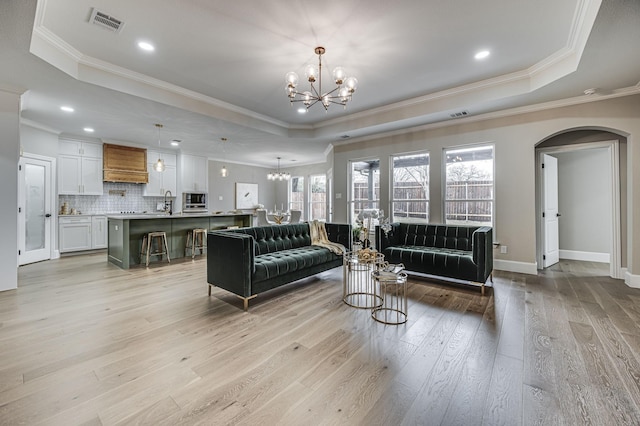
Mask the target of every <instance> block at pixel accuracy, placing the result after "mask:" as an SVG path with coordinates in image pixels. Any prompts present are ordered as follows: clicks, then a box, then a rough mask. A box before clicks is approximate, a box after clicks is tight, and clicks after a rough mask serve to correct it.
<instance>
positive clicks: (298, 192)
mask: <svg viewBox="0 0 640 426" xmlns="http://www.w3.org/2000/svg"><path fill="white" fill-rule="evenodd" d="M289 210H300V211H302V215H303V217H304V177H303V176H294V177H292V178H291V183H290V185H289Z"/></svg>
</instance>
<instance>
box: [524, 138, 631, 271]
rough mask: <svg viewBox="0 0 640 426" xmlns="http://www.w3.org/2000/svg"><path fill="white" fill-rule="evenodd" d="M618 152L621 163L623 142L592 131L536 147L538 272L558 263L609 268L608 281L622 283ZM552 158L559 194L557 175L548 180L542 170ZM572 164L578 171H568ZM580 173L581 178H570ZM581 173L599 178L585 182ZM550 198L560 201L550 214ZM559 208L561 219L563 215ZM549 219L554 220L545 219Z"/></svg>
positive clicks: (545, 171)
mask: <svg viewBox="0 0 640 426" xmlns="http://www.w3.org/2000/svg"><path fill="white" fill-rule="evenodd" d="M621 150H622V151H623V153H624V155H623V157H626V139H625V138H624V137H621V136H619V135H617V134H614V133H611V132H603V131H596V130H573V131H568V132H564V133H561V134H559V135H555V136H553V137H551V138H549V139H547V140H545V141H543V142H541V143H540V144H538V146H537V147H536V234H537V244H536V256H537V262H538V265H539V266H538V267H539V268H540V269H543V268H546V267H549V266H551V265H552V264H554V263H555V262H557V261H558V260H559V259H574V260H589V261H595V262H605V263H609V275H610V276H611V277H612V278H622V277H623V275H624V273H623V265H622V259H623V247H624V245H623V244H624V242H623V241H622V238H623V235H624V232H622V230H621V228H622V224H623V223H626V222H625V221H624V220H623V219H624V210H623V209H622V208H621V200H622V199H623V198H624V197H622V195H621V194H622V193H626V187H625V188H624V189H623V190H621V181H624V180H623V178H622V176H621V175H622V174H624V173H625V172H624V170H623V173H621V169H620V167H621V165H620V162H621V160H620V157H621ZM558 158H559V159H560V162H559V165H558V174H559V175H560V176H561V179H560V180H562V181H563V183H562V185H561V186H560V189H558V182H557V175H556V177H555V178H554V177H553V173H551V177H549V174H548V172H549V171H550V169H551V171H553V167H550V168H546V169H545V168H543V164H544V163H545V160H547V161H548V160H554V161H555V160H556V159H558ZM589 161H591V163H589ZM594 161H595V163H594ZM572 164H578V165H580V166H579V167H578V168H577V169H575V170H574V169H573V168H572V166H571V165H572ZM580 167H582V173H583V175H582V177H581V176H580V173H579V172H576V170H578V171H579V170H580ZM585 167H587V170H586V172H585V170H584V168H585ZM588 167H591V169H588ZM625 170H626V169H625ZM574 173H575V175H574ZM584 173H588V174H593V175H595V174H597V175H599V176H600V178H599V180H598V179H595V180H594V179H593V176H589V177H590V178H592V179H584ZM554 179H556V182H555V183H553V180H554ZM550 182H552V183H550ZM554 185H555V187H554ZM554 191H555V192H556V194H554ZM554 195H557V196H559V197H560V201H559V202H558V203H557V204H556V206H555V208H556V210H555V211H552V210H553V207H554V206H553V196H554ZM563 197H564V198H563ZM550 207H551V210H550V209H549V208H550ZM563 207H564V209H565V210H566V215H563V211H562V210H563ZM550 215H552V216H554V217H553V218H551V219H550V217H549V216H550ZM594 218H595V219H594ZM552 219H556V220H555V221H554V220H552ZM563 222H564V225H563ZM563 226H564V227H563ZM594 246H595V249H594ZM585 247H586V248H585ZM554 250H555V252H554ZM554 257H555V259H554Z"/></svg>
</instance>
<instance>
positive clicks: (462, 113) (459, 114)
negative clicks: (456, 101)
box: [449, 111, 469, 118]
mask: <svg viewBox="0 0 640 426" xmlns="http://www.w3.org/2000/svg"><path fill="white" fill-rule="evenodd" d="M449 115H450V116H451V118H461V117H466V116H467V115H469V111H459V112H454V113H453V114H449Z"/></svg>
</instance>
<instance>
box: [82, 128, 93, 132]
mask: <svg viewBox="0 0 640 426" xmlns="http://www.w3.org/2000/svg"><path fill="white" fill-rule="evenodd" d="M82 130H84V131H85V132H87V133H93V132H94V131H95V130H93V128H92V127H85V128H84V129H82Z"/></svg>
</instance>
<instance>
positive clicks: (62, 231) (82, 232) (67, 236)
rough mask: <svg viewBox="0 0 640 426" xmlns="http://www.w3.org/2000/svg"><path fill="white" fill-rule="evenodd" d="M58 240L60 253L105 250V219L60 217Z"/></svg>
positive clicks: (103, 217) (100, 217)
mask: <svg viewBox="0 0 640 426" xmlns="http://www.w3.org/2000/svg"><path fill="white" fill-rule="evenodd" d="M58 238H59V240H58V247H59V249H60V253H65V252H72V251H82V250H94V249H103V248H107V245H108V229H107V217H106V216H60V217H59V218H58Z"/></svg>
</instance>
